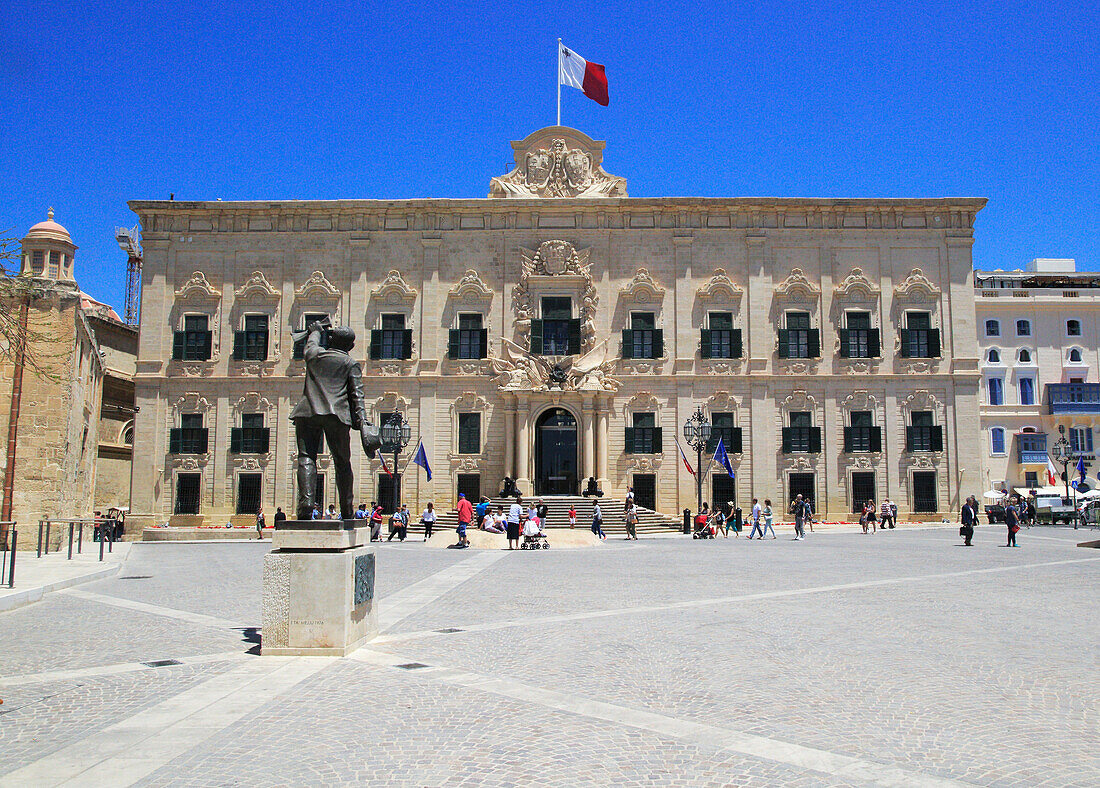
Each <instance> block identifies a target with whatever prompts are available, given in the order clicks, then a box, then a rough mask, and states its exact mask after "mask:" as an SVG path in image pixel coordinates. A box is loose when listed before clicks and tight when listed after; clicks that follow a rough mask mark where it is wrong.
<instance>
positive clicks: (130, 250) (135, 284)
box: [115, 225, 141, 326]
mask: <svg viewBox="0 0 1100 788" xmlns="http://www.w3.org/2000/svg"><path fill="white" fill-rule="evenodd" d="M140 231H141V225H134V226H133V227H130V228H126V227H116V228H115V240H116V241H118V246H119V248H120V249H121V250H122V251H124V252H126V256H127V257H128V258H129V259H128V260H127V261H126V317H125V320H126V325H128V326H136V325H138V323H139V322H141V246H140V245H139V244H138V240H137V239H138V233H139V232H140Z"/></svg>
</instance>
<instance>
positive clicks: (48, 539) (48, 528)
mask: <svg viewBox="0 0 1100 788" xmlns="http://www.w3.org/2000/svg"><path fill="white" fill-rule="evenodd" d="M49 554H50V521H49V520H47V521H46V552H45V553H44V555H49Z"/></svg>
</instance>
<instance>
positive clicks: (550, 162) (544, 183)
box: [489, 126, 627, 198]
mask: <svg viewBox="0 0 1100 788" xmlns="http://www.w3.org/2000/svg"><path fill="white" fill-rule="evenodd" d="M603 149H604V143H603V142H597V141H596V140H593V139H591V138H590V137H589V136H588V135H586V134H584V133H583V132H580V131H577V130H576V129H571V128H568V127H566V126H550V127H548V128H545V129H540V130H539V131H536V132H534V133H532V134H529V135H528V136H527V137H526V138H524V139H522V140H519V141H518V142H513V143H512V150H513V151H514V156H515V169H513V170H512V171H511V172H509V173H508V174H507V175H502V176H500V177H498V178H493V179H492V180H491V181H490V182H489V196H490V197H549V198H555V197H626V196H627V195H626V179H625V178H620V177H619V176H617V175H610V174H608V173H607V172H605V171H604V169H603V167H602V166H600V165H601V163H602V161H603Z"/></svg>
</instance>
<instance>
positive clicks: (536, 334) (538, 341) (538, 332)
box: [531, 320, 542, 356]
mask: <svg viewBox="0 0 1100 788" xmlns="http://www.w3.org/2000/svg"><path fill="white" fill-rule="evenodd" d="M531 353H532V354H533V355H536V356H541V355H542V321H541V320H532V321H531Z"/></svg>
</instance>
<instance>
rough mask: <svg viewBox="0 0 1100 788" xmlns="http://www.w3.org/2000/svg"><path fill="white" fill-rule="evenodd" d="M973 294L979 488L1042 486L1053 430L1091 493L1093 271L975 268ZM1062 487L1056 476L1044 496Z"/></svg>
mask: <svg viewBox="0 0 1100 788" xmlns="http://www.w3.org/2000/svg"><path fill="white" fill-rule="evenodd" d="M974 294H975V301H976V311H977V318H978V341H979V346H980V348H981V359H982V361H981V370H982V402H981V413H982V422H981V446H982V465H983V474H984V477H985V478H984V482H985V484H986V485H987V486H986V488H985V489H987V490H988V489H995V490H1001V489H1007V490H1021V491H1027V490H1034V489H1042V488H1044V487H1047V486H1048V481H1049V480H1048V477H1047V461H1048V457H1049V456H1050V452H1051V448H1052V447H1053V444H1054V442H1055V441H1057V440H1058V439H1059V438H1060V437H1061V435H1062V434H1063V433H1062V432H1061V431H1060V429H1061V430H1063V431H1064V435H1065V438H1066V440H1067V441H1069V442H1070V448H1071V449H1072V451H1073V452H1074V454H1076V455H1080V456H1082V457H1083V459H1084V461H1085V467H1086V470H1087V473H1088V476H1089V477H1090V481H1089V484H1090V485H1091V486H1093V487H1095V486H1096V470H1097V466H1096V450H1095V441H1096V437H1095V436H1096V434H1097V430H1098V429H1100V382H1098V381H1100V378H1098V377H1097V375H1098V370H1100V274H1097V273H1095V272H1091V273H1089V272H1078V271H1077V270H1076V264H1075V263H1074V261H1073V260H1042V259H1040V260H1032V261H1031V262H1030V263H1028V264H1027V267H1026V269H1024V270H1019V269H1017V270H1012V271H1001V270H997V271H976V272H975V273H974ZM1074 462H1076V460H1075V461H1074ZM1057 471H1058V475H1059V476H1060V475H1061V473H1062V468H1061V466H1060V465H1059V466H1057ZM1071 471H1072V469H1071ZM1064 490H1065V486H1064V483H1063V482H1062V481H1061V480H1060V479H1059V480H1058V481H1057V483H1056V484H1055V485H1054V491H1056V492H1059V493H1063V492H1064Z"/></svg>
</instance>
